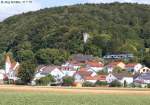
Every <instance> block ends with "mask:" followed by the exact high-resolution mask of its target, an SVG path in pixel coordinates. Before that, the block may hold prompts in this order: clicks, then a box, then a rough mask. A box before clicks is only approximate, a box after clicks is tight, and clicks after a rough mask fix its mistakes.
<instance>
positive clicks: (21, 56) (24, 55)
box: [17, 50, 34, 62]
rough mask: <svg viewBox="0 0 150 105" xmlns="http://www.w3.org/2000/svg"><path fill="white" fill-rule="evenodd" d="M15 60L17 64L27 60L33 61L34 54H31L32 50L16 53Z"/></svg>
mask: <svg viewBox="0 0 150 105" xmlns="http://www.w3.org/2000/svg"><path fill="white" fill-rule="evenodd" d="M17 60H18V61H19V62H22V61H28V60H30V61H34V53H33V52H32V50H21V51H17Z"/></svg>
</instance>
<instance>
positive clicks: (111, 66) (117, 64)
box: [106, 62, 125, 73]
mask: <svg viewBox="0 0 150 105" xmlns="http://www.w3.org/2000/svg"><path fill="white" fill-rule="evenodd" d="M106 67H107V71H108V73H111V72H113V69H114V68H116V67H119V68H121V69H125V63H123V62H111V63H110V64H108V65H107V66H106Z"/></svg>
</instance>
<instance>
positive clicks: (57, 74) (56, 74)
mask: <svg viewBox="0 0 150 105" xmlns="http://www.w3.org/2000/svg"><path fill="white" fill-rule="evenodd" d="M50 74H51V75H52V76H54V77H55V78H57V79H62V77H63V76H65V75H64V73H63V72H62V71H61V70H59V69H58V68H55V69H54V70H52V71H51V72H50Z"/></svg>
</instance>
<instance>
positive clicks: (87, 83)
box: [82, 81, 95, 87]
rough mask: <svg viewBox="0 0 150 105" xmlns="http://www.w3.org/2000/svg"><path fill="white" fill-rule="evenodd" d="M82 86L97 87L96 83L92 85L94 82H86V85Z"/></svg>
mask: <svg viewBox="0 0 150 105" xmlns="http://www.w3.org/2000/svg"><path fill="white" fill-rule="evenodd" d="M82 86H83V87H94V86H95V85H94V83H92V82H88V81H86V82H84V83H83V84H82Z"/></svg>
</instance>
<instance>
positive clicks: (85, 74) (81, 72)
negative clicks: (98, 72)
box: [76, 70, 92, 76]
mask: <svg viewBox="0 0 150 105" xmlns="http://www.w3.org/2000/svg"><path fill="white" fill-rule="evenodd" d="M76 74H79V75H81V76H90V75H91V74H92V72H89V71H81V70H80V71H77V72H76Z"/></svg>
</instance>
